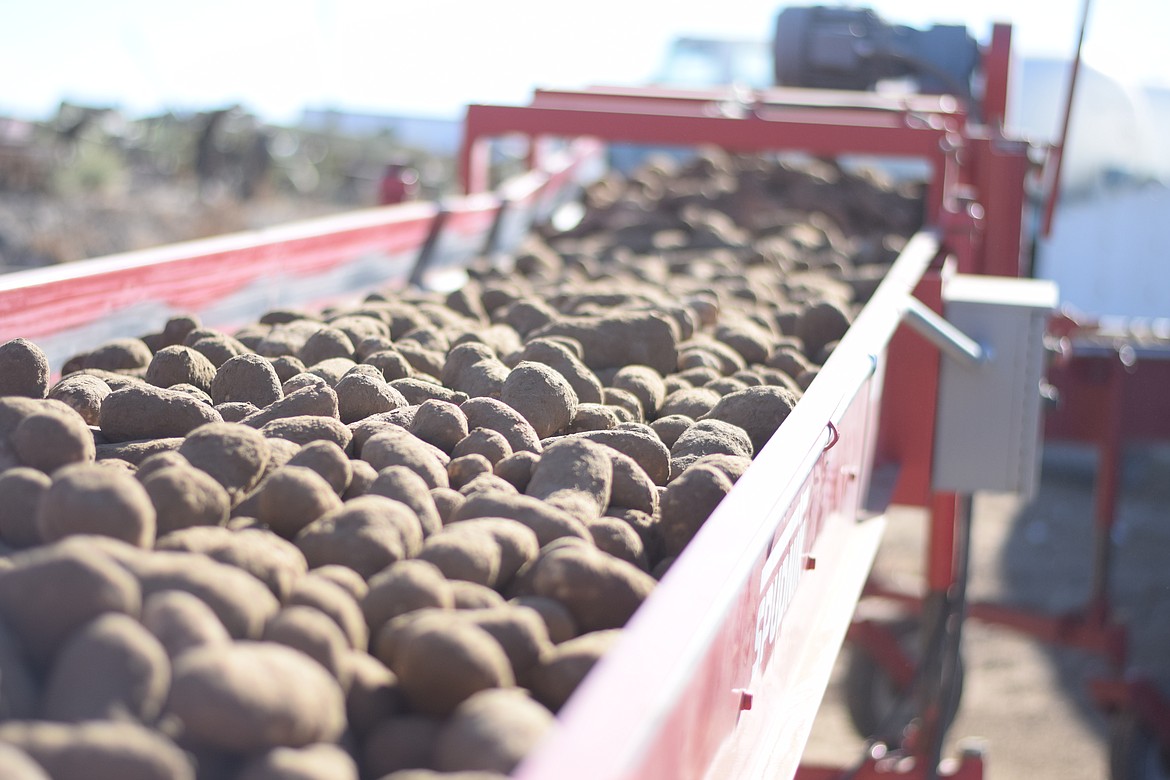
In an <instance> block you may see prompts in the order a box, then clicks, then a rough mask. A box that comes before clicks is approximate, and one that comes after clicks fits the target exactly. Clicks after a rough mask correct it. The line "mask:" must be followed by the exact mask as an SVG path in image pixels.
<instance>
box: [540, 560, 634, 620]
mask: <svg viewBox="0 0 1170 780" xmlns="http://www.w3.org/2000/svg"><path fill="white" fill-rule="evenodd" d="M527 578H528V581H529V583H530V584H531V591H530V592H531V593H532V594H534V595H537V596H547V597H549V598H553V599H556V600H557V601H560V602H561V603H563V604H564V605H565V606H566V607H568V609H569V612H571V613H572V615H573V619H574V620H575V621H576V622H577V625H578V627H579V628H580V630H581V631H584V632H590V631H599V630H601V629H605V628H620V627H621V626H624V625H625V624H626V621H627V620H629V619H630V616H631V615H633V614H634V611H635V610H637V608H638V607H639V606H640V605H641V604H642V602H643V601H644V600H645V598H646V597H647V596H648V595H649V594H650V591H651V590H653V588H654V580H653V578H651V577H650V575H648V574H646V572H644V571H641V570H640V569H638V568H637V567H636V566H634V565H633V564H631V563H628V562H626V561H623V560H621V559H619V558H615V557H614V556H612V555H609V554H608V553H605V552H602V551H601V550H598V549H596V548H595V547H593V546H591V545H582V544H570V545H562V546H559V547H555V548H554V547H550V548H548V549H546V550H545V551H543V552H542V553H541V555H540V556H539V557H538V558H537V559H536V561H534V562H533V564H532V567H531V571H530V572H528V574H527Z"/></svg>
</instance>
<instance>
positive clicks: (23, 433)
mask: <svg viewBox="0 0 1170 780" xmlns="http://www.w3.org/2000/svg"><path fill="white" fill-rule="evenodd" d="M8 444H9V446H11V447H12V451H13V452H14V453H15V455H16V457H17V459H18V460H19V461H20V463H21V465H24V466H31V467H32V468H35V469H40V470H41V471H43V472H45V473H46V474H50V473H52V472H53V471H55V470H56V469H58V468H60V467H61V466H64V465H67V464H70V463H87V462H92V461H93V460H94V457H95V452H96V451H95V446H94V437H93V433H92V432H91V431H90V429H89V426H87V425H86V423H85V420H84V419H82V417H81V415H79V414H78V413H77V412H75V411H73V409H71V408H69V407H68V406H66V405H65V404H63V403H61V402H59V401H51V402H50V401H42V402H39V403H37V402H34V406H33V408H32V409H30V410H29V412H28V413H26V414H23V415H22V416H21V419H20V421H19V422H18V423H17V424H16V425H15V427H14V428H13V429H12V432H11V434H10V435H9V437H8Z"/></svg>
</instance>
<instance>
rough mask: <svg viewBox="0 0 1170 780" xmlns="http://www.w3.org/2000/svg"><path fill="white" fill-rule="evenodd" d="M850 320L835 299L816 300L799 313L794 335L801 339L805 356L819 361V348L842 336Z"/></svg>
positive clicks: (846, 312) (847, 313)
mask: <svg viewBox="0 0 1170 780" xmlns="http://www.w3.org/2000/svg"><path fill="white" fill-rule="evenodd" d="M850 322H851V317H850V315H849V312H848V311H846V309H845V307H844V306H842V305H841V304H840V303H838V302H837V301H834V300H822V301H817V302H815V303H813V304H812V305H810V306H808V307H806V308H805V309H804V311H803V312H802V313H801V314H800V317H799V318H798V319H797V321H796V330H795V333H794V335H795V336H796V337H797V338H799V339H800V340H801V343H802V344H803V346H804V354H805V356H806V357H807V358H809V359H810V360H813V361H814V362H819V361H818V360H817V358H818V356H819V355H820V353H821V350H823V349H824V347H825V345H826V344H828V343H829V342H831V341H837V340H839V339H840V338H841V337H842V336H844V335H845V331H847V330H849V325H850ZM778 367H779V366H778Z"/></svg>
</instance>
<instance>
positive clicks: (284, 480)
mask: <svg viewBox="0 0 1170 780" xmlns="http://www.w3.org/2000/svg"><path fill="white" fill-rule="evenodd" d="M341 506H342V501H341V499H340V498H339V497H338V495H337V493H335V492H333V488H332V487H330V485H329V483H328V482H326V481H325V478H324V477H322V476H321V475H320V474H318V473H317V472H315V471H313V470H312V469H308V468H305V467H303V466H284V467H282V468H280V469H277V470H276V471H275V472H273V473H272V474H271V475H269V476H268V477H267V478H266V479H265V480H264V484H263V485H262V486H261V487H260V496H259V505H258V509H259V513H258V514H257V518H258V519H259V520H260V522H262V523H264V524H265V525H267V526H268V527H269V528H271V529H272V530H273V531H275V532H276V533H277V534H279V535H280V536H283V537H284V538H285V539H292V538H293V537H295V536H296V535H297V534H298V533H300V532H301V530H302V529H304V528H305V527H306V526H308V525H310V524H311V523H313V522H314V521H315V520H317V519H318V518H320V517H322V516H324V515H326V514H328V513H329V512H332V511H333V510H335V509H339V508H341Z"/></svg>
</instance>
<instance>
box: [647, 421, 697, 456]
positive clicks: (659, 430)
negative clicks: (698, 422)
mask: <svg viewBox="0 0 1170 780" xmlns="http://www.w3.org/2000/svg"><path fill="white" fill-rule="evenodd" d="M694 424H695V421H694V419H693V418H690V417H687V416H686V415H685V414H670V415H667V416H665V417H659V418H658V419H657V420H655V421H654V422H652V423H650V427H651V428H652V429H653V430H654V432H655V433H656V434H658V438H659V439H660V440H661V441H662V443H663V444H664V445H666V448H667V449H670V448H671V447H673V446H674V443H675V442H676V441H678V437H679V436H681V435H682V434H683V432H684V431H686V429H687V428H690V427H691V426H692V425H694Z"/></svg>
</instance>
